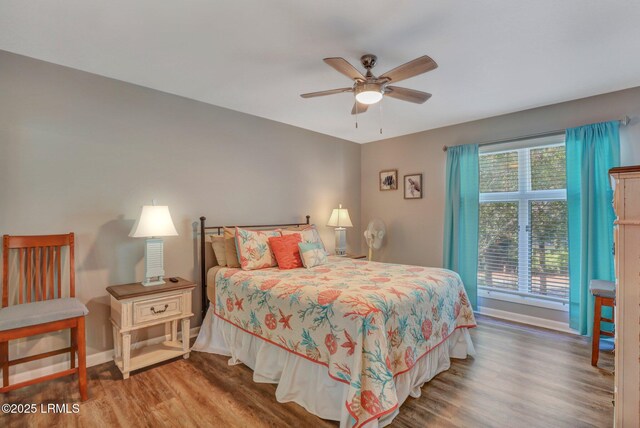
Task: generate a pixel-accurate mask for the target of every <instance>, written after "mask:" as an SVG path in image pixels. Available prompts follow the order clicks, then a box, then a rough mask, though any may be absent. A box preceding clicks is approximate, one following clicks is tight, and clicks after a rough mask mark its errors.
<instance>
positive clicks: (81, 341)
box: [76, 317, 89, 401]
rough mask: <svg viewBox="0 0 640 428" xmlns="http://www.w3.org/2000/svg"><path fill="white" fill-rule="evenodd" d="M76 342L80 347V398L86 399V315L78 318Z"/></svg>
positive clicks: (87, 396)
mask: <svg viewBox="0 0 640 428" xmlns="http://www.w3.org/2000/svg"><path fill="white" fill-rule="evenodd" d="M76 344H77V348H78V349H77V351H78V384H79V386H80V399H81V400H82V401H86V400H87V399H88V398H89V395H88V393H87V344H86V341H85V335H84V317H79V318H78V326H77V327H76Z"/></svg>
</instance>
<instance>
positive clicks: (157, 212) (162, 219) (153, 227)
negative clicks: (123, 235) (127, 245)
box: [129, 205, 178, 238]
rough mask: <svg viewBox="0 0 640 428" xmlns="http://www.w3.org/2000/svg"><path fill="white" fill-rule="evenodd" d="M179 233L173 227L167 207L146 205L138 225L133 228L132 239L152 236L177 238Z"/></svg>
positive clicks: (130, 234)
mask: <svg viewBox="0 0 640 428" xmlns="http://www.w3.org/2000/svg"><path fill="white" fill-rule="evenodd" d="M177 234H178V231H177V230H176V228H175V226H174V225H173V221H172V220H171V214H169V207H168V206H166V205H145V206H143V207H142V211H141V212H140V216H139V217H138V220H136V224H134V225H133V228H131V232H129V236H130V237H132V238H148V237H151V236H176V235H177Z"/></svg>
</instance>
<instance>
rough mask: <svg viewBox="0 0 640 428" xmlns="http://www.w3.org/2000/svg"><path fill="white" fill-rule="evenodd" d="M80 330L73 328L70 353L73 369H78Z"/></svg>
mask: <svg viewBox="0 0 640 428" xmlns="http://www.w3.org/2000/svg"><path fill="white" fill-rule="evenodd" d="M77 337H78V328H77V327H71V346H70V348H71V352H69V356H70V358H71V368H72V369H74V368H75V367H76V350H77V349H78V341H77V339H76V338H77Z"/></svg>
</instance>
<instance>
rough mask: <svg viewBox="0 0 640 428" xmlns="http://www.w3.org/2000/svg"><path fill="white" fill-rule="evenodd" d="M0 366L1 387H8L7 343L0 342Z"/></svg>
mask: <svg viewBox="0 0 640 428" xmlns="http://www.w3.org/2000/svg"><path fill="white" fill-rule="evenodd" d="M0 366H1V368H2V386H3V387H4V386H9V341H6V342H0Z"/></svg>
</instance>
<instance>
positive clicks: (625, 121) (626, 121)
mask: <svg viewBox="0 0 640 428" xmlns="http://www.w3.org/2000/svg"><path fill="white" fill-rule="evenodd" d="M630 121H631V119H629V116H625V117H623V118H622V119H619V120H618V122H620V125H622V126H627V125H628V124H629V122H630ZM566 131H567V129H566V128H565V129H557V130H555V131H547V132H540V133H538V134H530V135H524V136H522V137H516V138H503V139H502V140H495V141H487V142H485V143H480V144H478V145H479V146H486V145H489V144H499V143H507V142H511V141H521V140H528V139H530V138H540V137H550V136H552V135H560V134H564V133H565V132H566ZM447 149H448V146H442V151H443V152H446V151H447Z"/></svg>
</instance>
